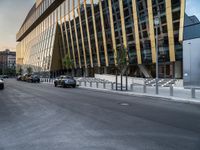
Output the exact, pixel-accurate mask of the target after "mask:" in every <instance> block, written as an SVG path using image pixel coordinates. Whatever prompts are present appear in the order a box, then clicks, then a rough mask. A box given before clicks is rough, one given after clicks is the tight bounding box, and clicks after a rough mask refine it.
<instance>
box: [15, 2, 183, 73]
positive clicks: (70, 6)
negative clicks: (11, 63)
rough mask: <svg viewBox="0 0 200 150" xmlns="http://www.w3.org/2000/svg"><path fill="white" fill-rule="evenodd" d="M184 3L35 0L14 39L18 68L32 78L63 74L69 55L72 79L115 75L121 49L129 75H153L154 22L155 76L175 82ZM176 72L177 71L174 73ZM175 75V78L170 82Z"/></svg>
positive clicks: (180, 48)
mask: <svg viewBox="0 0 200 150" xmlns="http://www.w3.org/2000/svg"><path fill="white" fill-rule="evenodd" d="M184 2H185V1H184V0H123V1H121V0H41V1H37V2H36V4H35V5H34V6H33V8H32V9H31V10H30V12H29V14H28V15H27V18H26V19H25V21H24V23H23V25H22V27H21V28H20V30H19V32H18V34H17V41H18V42H19V44H18V46H17V52H18V53H20V54H21V55H20V56H19V58H18V59H19V60H23V62H19V63H21V64H22V65H23V66H32V67H33V68H34V71H35V72H38V71H40V72H51V74H52V75H55V74H62V73H64V72H65V70H66V68H65V67H64V65H63V63H62V60H63V58H64V57H65V56H66V55H69V56H70V58H71V60H72V61H73V68H74V69H75V70H76V73H77V75H83V73H84V72H87V73H88V74H89V75H94V73H110V74H113V73H115V71H114V68H115V66H116V65H117V54H118V52H119V51H121V50H122V49H124V48H125V49H126V51H127V58H128V60H129V64H130V65H129V66H130V67H129V74H130V75H136V76H139V75H140V72H141V70H140V67H138V66H143V68H145V69H146V70H148V72H149V73H150V74H151V75H152V76H154V75H155V62H156V61H155V31H154V30H155V26H154V23H153V19H154V17H156V16H158V17H159V19H160V22H161V24H160V26H159V63H160V65H159V66H160V68H159V70H160V76H163V77H181V74H182V73H181V71H179V72H178V73H177V72H176V70H177V68H181V65H182V45H181V40H180V39H181V38H180V34H179V31H180V28H181V22H180V19H181V12H182V9H184V8H183V7H181V6H182V3H184ZM179 70H180V69H179ZM175 74H176V75H177V74H178V75H177V76H175Z"/></svg>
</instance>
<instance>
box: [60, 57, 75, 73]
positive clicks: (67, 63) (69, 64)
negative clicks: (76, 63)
mask: <svg viewBox="0 0 200 150" xmlns="http://www.w3.org/2000/svg"><path fill="white" fill-rule="evenodd" d="M62 63H63V66H64V68H65V69H67V72H68V71H69V70H71V69H72V67H73V60H72V59H71V58H70V56H69V55H68V54H66V55H65V57H64V58H63V60H62Z"/></svg>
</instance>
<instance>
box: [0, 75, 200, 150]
mask: <svg viewBox="0 0 200 150" xmlns="http://www.w3.org/2000/svg"><path fill="white" fill-rule="evenodd" d="M123 103H125V104H124V105H121V104H123ZM126 104H128V105H126ZM0 150H200V106H198V105H191V104H182V103H175V102H168V101H161V100H159V99H153V98H146V97H131V96H124V95H117V94H109V93H103V92H96V91H90V90H86V89H79V88H77V89H71V88H66V89H63V88H54V87H53V86H52V85H48V84H31V83H24V82H17V81H15V80H13V79H9V80H7V81H6V85H5V90H3V91H0Z"/></svg>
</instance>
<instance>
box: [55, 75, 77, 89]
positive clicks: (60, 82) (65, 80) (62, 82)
mask: <svg viewBox="0 0 200 150" xmlns="http://www.w3.org/2000/svg"><path fill="white" fill-rule="evenodd" d="M54 85H55V87H57V86H61V87H63V88H65V87H73V88H75V87H76V80H75V79H74V78H73V77H71V76H60V77H59V78H57V79H56V80H55V81H54Z"/></svg>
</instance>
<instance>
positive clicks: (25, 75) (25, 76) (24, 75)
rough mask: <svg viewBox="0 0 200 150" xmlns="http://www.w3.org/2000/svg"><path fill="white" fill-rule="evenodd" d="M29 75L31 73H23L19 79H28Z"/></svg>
mask: <svg viewBox="0 0 200 150" xmlns="http://www.w3.org/2000/svg"><path fill="white" fill-rule="evenodd" d="M30 76H31V74H28V73H25V74H23V75H22V78H21V81H28V78H29V77H30Z"/></svg>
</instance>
